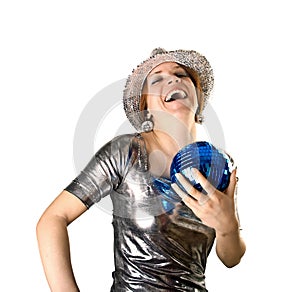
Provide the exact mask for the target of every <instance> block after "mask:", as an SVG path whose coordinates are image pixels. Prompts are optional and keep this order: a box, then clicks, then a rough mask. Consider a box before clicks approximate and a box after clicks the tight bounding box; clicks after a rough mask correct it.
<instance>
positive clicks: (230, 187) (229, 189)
mask: <svg viewBox="0 0 300 292" xmlns="http://www.w3.org/2000/svg"><path fill="white" fill-rule="evenodd" d="M237 181H238V178H237V176H236V168H235V169H234V170H233V171H232V173H231V175H230V180H229V185H228V187H227V189H226V190H225V194H227V195H229V196H231V197H234V191H235V188H236V183H237Z"/></svg>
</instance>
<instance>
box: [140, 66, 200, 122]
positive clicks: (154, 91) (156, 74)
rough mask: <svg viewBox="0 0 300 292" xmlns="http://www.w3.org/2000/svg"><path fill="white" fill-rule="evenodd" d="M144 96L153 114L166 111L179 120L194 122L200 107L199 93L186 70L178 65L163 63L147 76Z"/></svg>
mask: <svg viewBox="0 0 300 292" xmlns="http://www.w3.org/2000/svg"><path fill="white" fill-rule="evenodd" d="M142 93H143V94H145V95H146V96H147V99H146V102H147V109H148V110H149V112H151V113H153V112H155V111H160V112H161V111H164V112H167V113H169V114H171V115H173V116H176V117H178V118H180V119H181V118H185V119H186V118H187V117H189V116H191V117H192V120H194V117H195V112H196V109H197V107H198V101H197V93H196V88H195V86H194V83H193V82H192V80H191V78H190V76H189V74H188V73H187V72H186V70H185V69H184V68H183V67H181V66H180V65H178V64H177V63H173V62H168V63H162V64H160V65H158V66H157V67H155V68H154V69H153V70H152V71H151V72H150V73H149V75H148V76H147V79H146V81H145V84H144V88H143V92H142Z"/></svg>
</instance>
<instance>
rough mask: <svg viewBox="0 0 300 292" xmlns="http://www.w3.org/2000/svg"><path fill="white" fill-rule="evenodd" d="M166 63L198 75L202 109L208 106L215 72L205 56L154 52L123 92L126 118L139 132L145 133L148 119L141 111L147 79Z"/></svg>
mask: <svg viewBox="0 0 300 292" xmlns="http://www.w3.org/2000/svg"><path fill="white" fill-rule="evenodd" d="M166 62H175V63H178V64H179V65H183V66H185V67H187V68H189V69H192V71H194V72H195V73H196V74H197V75H198V77H199V79H200V83H201V89H202V92H203V99H204V100H203V107H202V109H203V108H204V107H205V106H206V104H207V101H208V98H209V95H210V93H211V91H212V89H213V85H214V76H213V70H212V68H211V66H210V64H209V62H208V61H207V59H206V58H205V56H203V55H201V54H200V53H198V52H196V51H191V50H176V51H166V50H164V49H161V48H157V49H155V50H153V51H152V54H151V56H150V58H148V59H147V60H145V61H144V62H142V63H141V64H140V65H138V66H137V68H136V69H134V70H133V71H132V74H131V75H130V76H129V77H128V79H127V81H126V85H125V89H124V92H123V106H124V110H125V113H126V116H127V118H128V120H129V121H130V123H131V124H132V125H133V126H134V127H135V129H136V130H138V131H139V132H140V131H143V130H142V124H143V122H144V121H145V119H146V117H145V115H144V113H142V112H141V110H140V101H141V95H142V89H143V85H144V82H145V79H146V77H147V76H148V74H149V73H150V72H151V71H152V69H153V68H155V67H157V66H158V65H160V64H162V63H166Z"/></svg>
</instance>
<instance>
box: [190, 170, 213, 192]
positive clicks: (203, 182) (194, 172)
mask: <svg viewBox="0 0 300 292" xmlns="http://www.w3.org/2000/svg"><path fill="white" fill-rule="evenodd" d="M191 171H192V175H193V178H194V180H195V181H196V182H198V183H200V185H201V186H202V188H203V189H204V190H205V191H206V192H207V195H208V196H212V195H213V194H215V191H216V188H215V187H214V186H213V185H212V184H211V183H210V182H209V181H208V180H207V179H206V178H205V177H204V175H203V174H202V173H201V172H200V171H199V170H198V169H196V168H192V169H191Z"/></svg>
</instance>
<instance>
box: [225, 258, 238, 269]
mask: <svg viewBox="0 0 300 292" xmlns="http://www.w3.org/2000/svg"><path fill="white" fill-rule="evenodd" d="M222 262H223V264H224V265H225V267H226V268H228V269H231V268H233V267H235V266H237V265H238V264H239V263H240V262H241V258H239V259H236V260H235V261H222Z"/></svg>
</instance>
